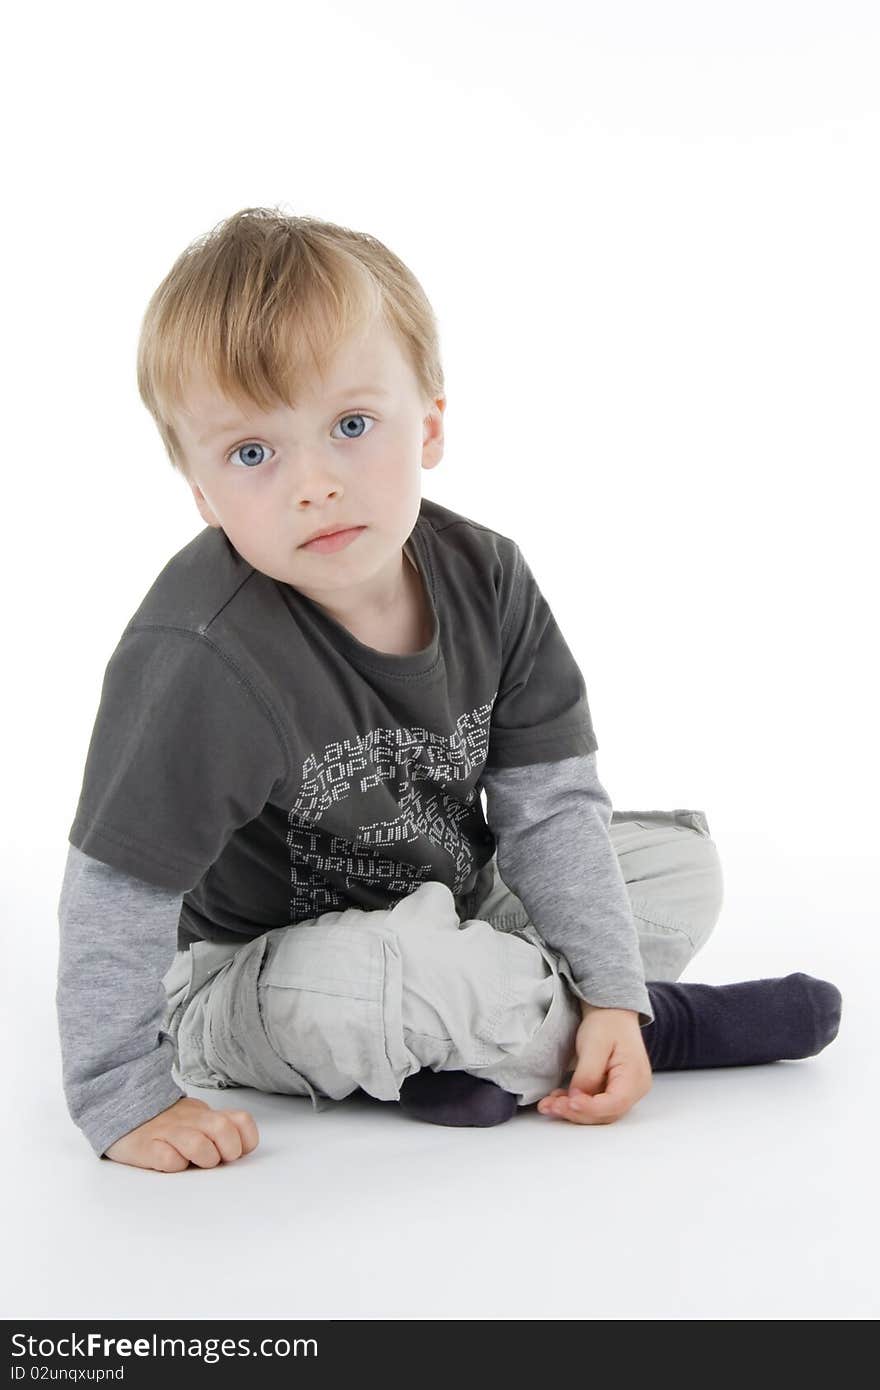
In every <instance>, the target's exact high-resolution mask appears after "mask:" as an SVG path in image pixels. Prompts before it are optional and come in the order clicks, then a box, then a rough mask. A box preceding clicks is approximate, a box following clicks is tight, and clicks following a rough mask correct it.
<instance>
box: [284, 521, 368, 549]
mask: <svg viewBox="0 0 880 1390" xmlns="http://www.w3.org/2000/svg"><path fill="white" fill-rule="evenodd" d="M366 529H367V528H366V527H365V526H348V527H345V528H344V529H343V530H341V531H327V532H325V533H324V534H323V535H321V536H313V537H312V539H311V540H310V541H303V543H302V545H301V546H300V550H317V551H319V552H322V551H333V550H339V549H341V548H342V547H343V546H345V545H349V544H350V543H351V542H352V541H353V540H355V539H356V538H357V537H358V536H359V535H360V534H361V532H362V531H365V530H366Z"/></svg>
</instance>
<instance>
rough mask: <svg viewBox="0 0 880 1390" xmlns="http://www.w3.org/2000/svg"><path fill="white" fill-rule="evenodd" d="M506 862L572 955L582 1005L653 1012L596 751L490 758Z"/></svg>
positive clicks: (549, 935) (532, 909) (512, 879)
mask: <svg viewBox="0 0 880 1390" xmlns="http://www.w3.org/2000/svg"><path fill="white" fill-rule="evenodd" d="M482 783H483V786H484V787H485V789H486V801H487V813H488V814H487V819H488V822H489V827H490V829H491V830H492V833H493V834H494V836H495V839H496V843H497V855H498V869H499V872H500V874H501V877H502V878H503V880H504V882H505V883H506V884H507V886H508V888H510V889H511V890H512V891H513V892H514V893H515V894H516V896H517V897H518V898H519V900H520V902H521V903H522V904H523V906H524V908H525V909H526V911H527V912H528V914H529V918H530V920H531V922H532V923H533V925H534V927H535V929H536V930H537V932H538V933H539V935H540V936H541V938H542V939H543V940H544V941H545V942H546V943H547V945H548V946H549V947H550V948H551V950H553V951H555V952H556V953H557V955H560V956H561V957H563V959H564V960H565V962H566V964H567V966H568V967H569V969H570V972H571V977H572V983H573V988H574V992H575V993H576V994H577V995H578V996H579V998H580V999H581V1001H582V1014H583V1015H584V1016H587V1015H588V1014H589V1013H590V1012H591V1007H590V1006H595V1007H598V1008H602V1009H623V1010H631V1011H633V1012H634V1013H636V1014H637V1015H638V1022H639V1024H640V1025H641V1026H644V1025H646V1024H648V1023H651V1022H653V1018H654V1015H653V1012H652V1010H651V1001H650V998H649V996H648V990H647V986H646V984H645V976H644V968H643V966H642V959H641V954H640V952H639V944H638V933H637V932H636V927H635V922H634V920H633V915H632V909H631V907H630V901H629V894H628V893H627V890H626V884H625V882H624V879H623V875H622V873H621V871H620V864H619V863H618V859H617V855H616V853H615V850H614V846H613V844H612V843H611V838H610V836H609V833H608V827H609V825H610V823H611V799H610V797H609V796H608V793H607V792H606V790H605V788H604V787H603V786H602V784H601V782H600V781H599V778H598V775H597V772H596V753H595V751H594V752H592V753H589V754H583V755H578V756H576V757H570V758H564V759H562V760H561V761H558V762H551V763H533V764H531V765H529V766H526V767H502V768H492V769H489V768H486V769H484V770H483V774H482Z"/></svg>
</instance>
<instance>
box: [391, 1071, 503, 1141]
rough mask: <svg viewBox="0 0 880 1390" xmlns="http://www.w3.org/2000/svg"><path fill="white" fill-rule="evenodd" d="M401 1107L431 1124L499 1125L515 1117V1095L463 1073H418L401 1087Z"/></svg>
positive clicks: (416, 1117) (479, 1078)
mask: <svg viewBox="0 0 880 1390" xmlns="http://www.w3.org/2000/svg"><path fill="white" fill-rule="evenodd" d="M400 1108H401V1110H403V1111H404V1112H405V1113H406V1114H407V1115H412V1117H413V1118H414V1119H416V1120H427V1121H428V1123H429V1124H432V1125H477V1126H480V1127H482V1128H485V1127H486V1126H488V1125H500V1124H503V1123H504V1121H505V1120H510V1119H512V1118H513V1116H514V1115H515V1114H516V1111H517V1101H516V1096H515V1095H512V1094H511V1093H510V1091H502V1089H501V1087H500V1086H496V1085H495V1082H494V1081H487V1080H486V1079H485V1078H484V1077H482V1076H471V1074H470V1072H466V1071H431V1070H430V1068H429V1067H423V1068H422V1070H421V1071H417V1072H414V1073H413V1075H412V1076H408V1077H407V1078H406V1080H405V1081H404V1083H403V1085H402V1086H401V1088H400Z"/></svg>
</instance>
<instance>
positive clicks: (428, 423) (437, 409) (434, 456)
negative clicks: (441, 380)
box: [422, 396, 446, 468]
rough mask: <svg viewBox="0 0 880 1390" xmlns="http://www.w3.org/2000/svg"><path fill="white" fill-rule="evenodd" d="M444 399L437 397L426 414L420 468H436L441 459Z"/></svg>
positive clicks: (443, 397)
mask: <svg viewBox="0 0 880 1390" xmlns="http://www.w3.org/2000/svg"><path fill="white" fill-rule="evenodd" d="M445 409H446V397H445V396H438V397H437V399H436V400H435V401H434V403H433V405H432V406H431V409H430V410H429V412H428V414H427V415H426V416H425V419H424V424H423V429H422V467H423V468H436V467H437V464H438V463H439V462H440V460H441V459H442V457H443V412H444V410H445Z"/></svg>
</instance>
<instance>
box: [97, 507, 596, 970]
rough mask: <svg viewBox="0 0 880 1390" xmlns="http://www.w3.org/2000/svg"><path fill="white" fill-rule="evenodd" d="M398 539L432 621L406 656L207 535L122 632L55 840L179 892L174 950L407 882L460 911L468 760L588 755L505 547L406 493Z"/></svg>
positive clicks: (483, 832)
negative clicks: (409, 524)
mask: <svg viewBox="0 0 880 1390" xmlns="http://www.w3.org/2000/svg"><path fill="white" fill-rule="evenodd" d="M408 545H410V546H411V547H412V550H411V553H412V554H413V558H414V559H415V561H416V563H417V565H418V568H419V570H420V572H421V574H422V576H423V578H424V581H425V584H426V587H427V593H428V596H429V599H430V603H431V607H432V610H433V636H432V638H431V642H430V644H429V646H427V647H426V648H425V649H424V650H422V651H420V652H416V653H413V654H408V655H396V654H391V653H386V652H380V651H376V650H374V649H373V648H371V647H367V646H365V645H364V644H363V643H361V642H360V641H358V639H357V638H356V637H354V636H353V635H352V634H351V633H350V632H349V631H348V630H347V628H345V627H343V626H342V624H340V623H338V622H337V621H336V620H335V619H333V618H332V617H330V616H329V615H328V614H327V613H325V611H324V610H323V609H322V608H320V607H319V606H318V605H317V604H316V603H314V602H313V601H312V600H311V599H309V598H307V597H306V596H305V595H304V594H302V593H300V592H299V591H298V590H296V589H294V588H292V587H291V586H290V585H289V584H285V583H283V582H281V581H279V580H276V579H272V578H270V577H269V576H267V575H265V574H263V573H261V572H260V571H258V570H255V569H254V568H253V567H252V566H251V565H249V564H248V563H247V561H245V560H244V559H242V557H241V556H240V555H239V554H238V552H237V551H236V550H235V548H234V547H233V545H232V544H231V542H230V541H229V540H228V538H227V536H226V534H225V532H223V531H222V530H220V529H218V528H213V527H205V528H204V530H202V531H201V532H200V533H199V534H198V535H197V536H195V537H194V539H193V540H192V541H190V542H189V544H188V545H186V546H184V547H183V549H182V550H180V551H179V552H178V553H177V554H176V555H175V556H173V557H172V559H171V560H170V561H169V562H168V564H167V565H166V566H165V568H164V569H163V570H162V572H161V573H160V574H159V576H158V578H157V579H156V581H155V582H154V584H153V585H152V587H151V588H150V590H149V592H148V593H147V594H146V596H145V598H144V599H143V601H142V603H141V604H140V607H139V608H138V609H137V611H136V613H135V614H134V616H133V617H132V618H131V619H130V621H129V622H128V624H127V626H126V628H125V630H124V632H123V634H122V637H121V639H120V641H119V643H118V645H117V647H116V649H115V651H114V652H113V654H112V656H111V658H110V661H109V663H108V665H107V668H106V672H105V676H104V682H103V689H102V693H101V701H100V706H99V709H98V713H97V718H96V720H95V725H94V729H93V732H92V737H91V743H90V746H89V750H88V756H87V760H86V766H85V774H84V779H83V785H82V790H81V794H80V799H79V804H78V807H77V810H76V815H75V818H74V821H73V824H72V826H71V829H70V832H69V838H70V842H71V844H73V845H75V846H76V847H77V848H78V849H80V850H82V851H83V852H84V853H85V854H88V855H89V856H91V857H92V858H95V859H98V860H101V861H102V862H103V863H105V864H109V865H111V866H113V867H115V868H118V869H121V870H123V871H124V872H125V873H127V874H130V875H133V876H135V877H137V878H140V879H143V880H144V881H145V882H147V883H152V884H155V885H156V886H157V887H161V888H165V889H176V890H179V891H181V892H182V894H183V907H182V911H181V916H180V924H179V931H178V945H179V947H180V948H181V949H183V948H185V947H186V946H188V945H189V944H190V943H191V942H192V941H194V940H199V939H204V940H213V941H233V942H235V941H239V942H240V941H245V940H249V939H251V938H252V937H254V936H258V935H260V934H261V933H262V932H264V931H267V930H269V929H270V928H272V927H279V926H284V925H287V924H289V923H294V922H298V921H302V920H305V919H306V918H308V917H313V916H316V915H318V914H320V913H322V912H328V911H331V910H335V909H344V908H347V907H358V908H363V909H373V908H387V907H390V906H393V904H394V903H395V902H397V901H398V900H399V898H400V897H401V896H403V895H405V894H407V893H410V892H412V891H414V889H415V888H417V887H418V885H419V884H420V883H422V882H424V881H426V880H428V879H434V880H439V881H440V882H442V883H445V884H446V885H447V886H448V887H449V889H450V890H451V891H452V893H453V895H454V897H455V899H456V906H457V908H458V910H459V912H460V914H461V915H462V918H464V917H467V916H469V915H470V911H469V909H470V907H471V906H472V905H473V903H474V902H476V901H478V900H479V898H480V897H481V896H482V895H483V894H484V892H485V890H486V886H487V880H486V876H485V873H484V875H483V877H482V878H481V876H480V871H481V870H482V869H484V868H485V866H486V865H487V864H488V861H489V860H490V859H491V857H492V854H493V851H494V849H495V842H494V838H493V835H492V833H491V831H490V829H489V827H488V826H487V824H486V820H485V817H484V815H483V809H482V805H481V802H480V796H479V789H478V784H479V781H480V777H481V774H482V772H483V770H484V768H486V769H487V770H491V769H493V768H506V767H521V766H526V765H530V764H535V763H541V762H552V761H556V760H558V759H562V758H568V757H572V756H575V755H578V754H587V753H589V752H591V751H593V750H594V749H595V748H596V747H597V743H596V738H595V735H594V733H593V727H592V722H591V718H590V711H589V707H588V703H587V695H586V690H585V686H584V681H583V677H582V675H581V672H580V670H579V668H578V666H577V664H576V662H575V661H574V658H573V657H572V654H571V652H570V651H569V648H568V646H567V644H566V642H565V640H564V638H563V636H562V634H561V632H560V631H559V628H558V627H557V625H556V622H555V620H554V618H553V616H552V614H551V612H550V609H549V607H548V605H547V603H546V601H545V599H544V597H543V595H542V594H541V592H540V590H539V588H538V586H537V584H536V582H535V579H534V576H533V575H532V573H531V570H530V569H529V567H528V565H527V564H526V562H525V560H524V558H523V556H522V553H521V552H520V550H519V548H518V546H517V545H516V543H515V542H514V541H512V540H510V539H509V538H508V537H507V536H504V535H501V534H499V533H498V532H496V531H493V530H491V529H490V528H489V527H487V526H482V525H480V524H479V523H477V522H475V521H472V520H469V519H468V518H467V517H464V516H461V515H459V514H457V513H455V512H453V511H450V510H449V509H448V508H446V507H443V506H441V505H440V504H439V503H437V502H433V501H430V500H428V499H427V498H425V499H423V501H422V504H421V508H420V513H419V517H418V519H417V521H416V524H415V527H414V528H413V531H412V533H411V536H410V538H409V541H408Z"/></svg>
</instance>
